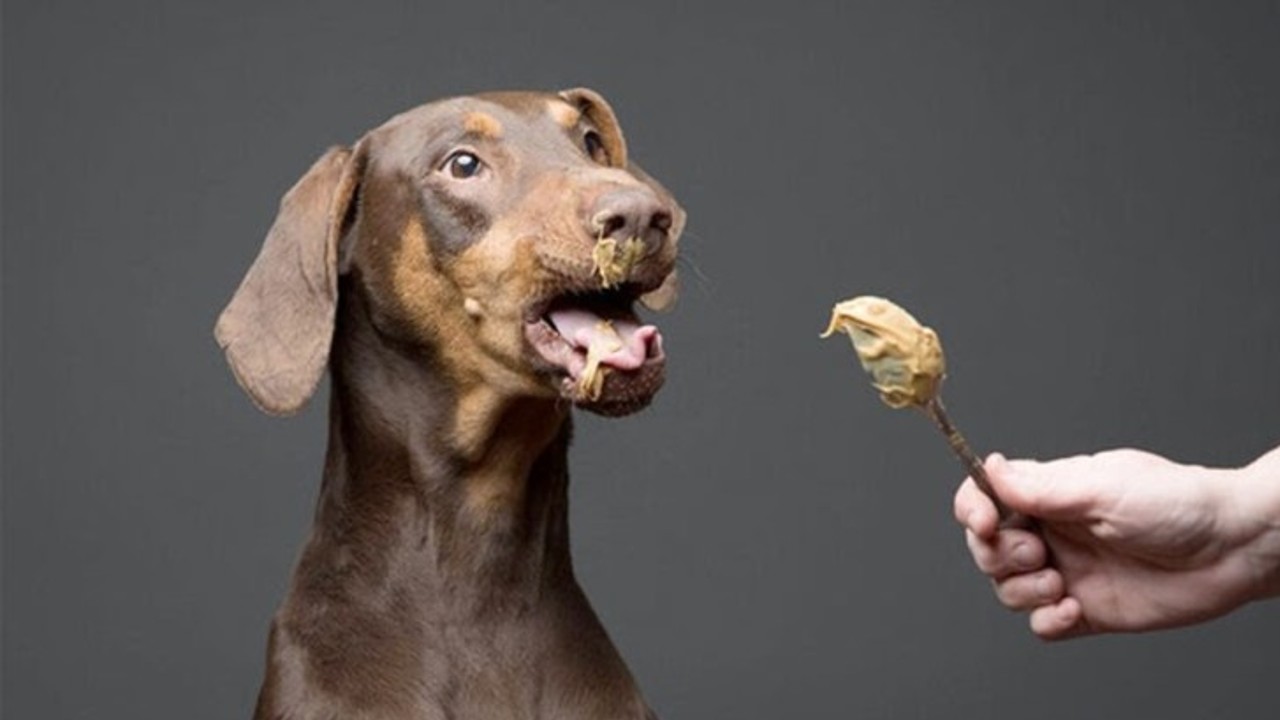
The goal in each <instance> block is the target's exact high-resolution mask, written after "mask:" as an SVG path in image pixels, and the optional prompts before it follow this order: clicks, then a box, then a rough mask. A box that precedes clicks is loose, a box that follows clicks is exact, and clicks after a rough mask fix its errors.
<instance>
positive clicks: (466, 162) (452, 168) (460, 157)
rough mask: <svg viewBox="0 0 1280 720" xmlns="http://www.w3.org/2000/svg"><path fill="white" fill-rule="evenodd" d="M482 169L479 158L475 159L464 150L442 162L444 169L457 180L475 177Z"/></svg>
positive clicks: (473, 154)
mask: <svg viewBox="0 0 1280 720" xmlns="http://www.w3.org/2000/svg"><path fill="white" fill-rule="evenodd" d="M483 167H484V163H483V162H482V161H481V160H480V158H478V157H476V154H475V153H473V152H468V151H466V150H459V151H457V152H455V153H453V154H452V155H450V156H449V159H447V160H445V161H444V169H445V170H448V171H449V174H450V175H451V176H453V177H455V178H458V179H459V180H466V179H467V178H470V177H475V176H476V175H477V174H479V172H480V169H481V168H483Z"/></svg>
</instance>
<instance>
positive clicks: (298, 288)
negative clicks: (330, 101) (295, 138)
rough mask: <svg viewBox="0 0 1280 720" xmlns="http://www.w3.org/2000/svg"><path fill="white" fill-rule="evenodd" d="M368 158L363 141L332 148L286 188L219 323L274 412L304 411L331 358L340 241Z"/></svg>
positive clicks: (231, 358)
mask: <svg viewBox="0 0 1280 720" xmlns="http://www.w3.org/2000/svg"><path fill="white" fill-rule="evenodd" d="M364 157H365V152H364V148H363V145H358V146H357V147H356V149H355V150H354V151H353V150H350V149H348V148H341V147H335V148H331V149H330V150H329V151H328V152H326V153H325V154H324V155H322V156H321V157H320V159H319V160H317V161H316V163H315V164H314V165H312V166H311V169H310V170H308V171H307V173H306V174H305V175H303V176H302V179H301V180H299V181H298V182H297V184H295V185H294V186H293V187H292V188H291V189H290V190H289V192H287V193H285V196H284V199H283V200H281V201H280V212H279V214H278V215H276V221H275V223H274V224H273V225H272V226H271V230H270V231H268V232H267V239H266V240H265V241H264V242H263V243H262V250H261V251H260V252H259V253H258V258H257V260H254V262H253V266H252V267H250V268H249V272H248V273H247V274H246V275H245V276H244V280H242V281H241V282H240V287H239V289H237V290H236V294H235V295H234V296H233V297H232V298H231V302H230V303H228V304H227V307H226V309H225V310H223V311H222V315H221V316H220V317H219V318H218V324H217V326H216V327H215V328H214V336H215V337H216V338H217V340H218V345H220V346H221V347H222V348H223V350H225V351H226V354H227V362H228V363H230V365H231V370H232V371H233V372H234V373H235V376H236V380H238V381H239V383H240V386H241V387H243V388H244V389H245V391H246V392H247V393H249V397H251V398H253V401H254V403H255V404H256V405H257V406H258V407H259V408H261V409H262V410H263V411H265V412H268V413H271V414H273V415H288V414H292V413H294V412H297V410H298V409H299V408H301V407H302V405H303V404H304V403H305V402H306V401H307V399H308V398H309V397H311V393H312V392H313V391H314V390H315V387H316V384H317V383H318V382H319V381H320V376H321V375H323V374H324V369H325V366H326V365H327V364H328V360H329V344H330V341H331V340H332V338H333V323H334V314H335V312H336V310H337V307H338V241H339V240H340V239H341V236H342V235H343V233H344V232H345V230H346V228H347V226H348V225H349V223H348V222H347V220H348V216H349V214H350V211H351V210H352V209H353V207H354V206H353V198H354V197H355V194H356V188H357V186H358V185H359V181H360V176H361V174H362V172H363V166H364Z"/></svg>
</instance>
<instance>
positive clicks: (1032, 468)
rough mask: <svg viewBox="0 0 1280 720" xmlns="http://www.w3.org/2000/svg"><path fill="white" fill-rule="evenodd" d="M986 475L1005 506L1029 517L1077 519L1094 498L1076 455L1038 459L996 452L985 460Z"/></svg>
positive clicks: (1088, 512) (1089, 509)
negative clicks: (1021, 458) (1025, 458)
mask: <svg viewBox="0 0 1280 720" xmlns="http://www.w3.org/2000/svg"><path fill="white" fill-rule="evenodd" d="M1080 460H1083V458H1081V459H1080ZM987 476H988V478H989V479H990V480H991V487H992V489H994V490H995V491H996V494H997V495H999V496H1000V499H1001V500H1003V501H1004V502H1005V504H1006V505H1008V506H1009V507H1010V508H1012V509H1013V510H1015V511H1017V512H1020V513H1022V514H1024V515H1029V516H1031V517H1036V518H1043V519H1046V520H1063V521H1071V520H1080V519H1083V518H1085V517H1087V516H1088V515H1089V514H1090V512H1091V511H1092V509H1093V507H1094V505H1095V504H1096V501H1097V497H1096V493H1095V492H1093V490H1092V483H1091V482H1090V479H1091V478H1090V474H1089V473H1088V472H1087V470H1086V469H1085V468H1084V467H1083V466H1082V463H1081V462H1078V461H1077V459H1076V458H1068V459H1065V460H1051V461H1049V462H1039V461H1036V460H1007V459H1005V457H1004V456H1003V455H999V454H996V455H993V456H992V457H991V458H990V459H989V460H988V461H987Z"/></svg>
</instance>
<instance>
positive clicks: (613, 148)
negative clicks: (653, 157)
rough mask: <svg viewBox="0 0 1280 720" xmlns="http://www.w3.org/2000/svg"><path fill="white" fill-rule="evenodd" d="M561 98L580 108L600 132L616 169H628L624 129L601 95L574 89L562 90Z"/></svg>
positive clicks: (586, 89)
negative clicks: (623, 135)
mask: <svg viewBox="0 0 1280 720" xmlns="http://www.w3.org/2000/svg"><path fill="white" fill-rule="evenodd" d="M560 97H561V98H563V99H564V101H565V102H567V103H569V104H570V105H572V106H574V107H576V108H578V110H579V111H581V112H582V114H583V115H584V116H586V118H587V119H588V120H590V121H591V124H592V125H595V126H596V129H597V130H598V131H600V139H601V140H602V141H603V142H604V149H605V150H606V151H607V152H608V153H609V159H610V160H611V161H612V162H613V165H615V166H616V167H627V141H626V139H624V138H623V137H622V127H621V126H620V125H618V116H617V115H614V114H613V108H611V107H609V103H608V102H606V101H605V99H604V97H602V96H601V95H600V93H598V92H596V91H595V90H592V89H590V88H573V89H572V90H562V91H561V92H560Z"/></svg>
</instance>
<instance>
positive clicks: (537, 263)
mask: <svg viewBox="0 0 1280 720" xmlns="http://www.w3.org/2000/svg"><path fill="white" fill-rule="evenodd" d="M683 225H684V212H683V211H682V210H681V209H680V207H679V206H678V205H677V204H676V202H675V200H674V198H672V196H671V195H670V193H668V192H667V191H666V190H665V189H664V188H663V187H662V186H661V185H659V184H658V183H657V182H656V181H654V180H653V179H652V178H650V177H649V176H648V175H646V174H645V173H644V172H643V171H641V170H640V169H639V168H638V167H636V166H635V165H634V164H633V163H631V162H630V160H629V158H628V155H627V146H626V143H625V141H624V140H623V137H622V132H621V130H620V129H619V126H618V122H617V119H616V118H615V117H614V114H613V111H612V110H611V109H610V107H609V105H608V104H607V103H606V102H605V101H604V99H603V98H601V97H600V96H599V95H598V94H596V93H595V92H593V91H590V90H584V89H577V90H569V91H566V92H562V93H559V94H543V93H494V94H489V95H481V96H477V97H464V98H454V99H450V100H443V101H440V102H436V103H431V104H428V105H424V106H421V107H419V108H416V109H414V110H410V111H408V112H406V113H403V114H401V115H398V116H396V117H394V118H392V119H391V120H389V121H388V122H387V123H385V124H384V125H382V126H381V127H379V128H377V129H375V130H373V131H371V132H369V133H368V134H366V135H365V136H364V137H363V138H361V139H360V140H359V141H358V142H357V143H356V144H355V145H354V146H353V147H351V148H334V149H331V150H330V151H329V152H327V153H325V155H324V156H322V157H321V158H320V159H319V160H318V161H317V162H316V164H315V165H314V166H313V167H312V168H311V169H310V170H309V171H308V172H307V173H306V174H305V175H304V176H303V177H302V179H301V180H299V181H298V183H297V184H296V185H295V186H294V187H293V188H292V189H291V190H290V191H289V192H288V193H287V194H286V195H285V197H284V199H283V201H282V202H281V207H280V213H279V215H278V217H277V218H276V221H275V224H274V225H273V226H272V228H271V230H270V232H269V233H268V235H267V239H266V241H265V243H264V244H263V247H262V250H261V252H260V254H259V256H258V258H257V260H256V261H255V262H254V264H253V266H252V267H251V268H250V269H249V272H248V274H247V275H246V276H245V278H244V280H243V282H242V283H241V285H240V288H239V289H238V290H237V292H236V294H235V296H234V297H233V298H232V300H231V303H230V304H229V305H228V306H227V308H226V310H224V311H223V313H222V316H221V317H220V318H219V320H218V325H217V328H216V336H217V339H218V342H219V344H220V345H222V347H223V348H225V350H226V352H227V357H228V360H229V362H230V364H231V366H232V368H233V369H234V371H235V374H236V377H237V379H238V380H239V381H240V383H241V384H242V385H243V386H244V387H245V389H246V390H247V391H248V392H249V394H250V395H251V396H252V397H253V399H254V401H255V402H256V403H257V404H258V406H259V407H261V408H263V409H264V410H266V411H268V412H272V413H281V414H284V413H291V412H294V411H296V410H297V409H298V408H299V407H301V406H302V404H303V403H304V402H305V401H306V400H307V398H308V397H309V396H310V395H311V393H312V391H313V390H314V388H315V386H316V383H317V382H318V381H319V378H320V376H321V375H322V374H323V372H324V369H325V367H326V365H327V363H328V356H329V348H330V344H331V340H332V337H333V332H334V323H335V314H336V310H337V307H338V304H339V303H340V302H342V298H340V297H339V288H341V292H342V293H358V294H359V296H360V297H359V298H358V299H359V300H360V303H359V305H360V307H362V308H364V312H365V313H366V315H367V320H368V323H369V324H370V325H371V326H372V327H373V328H374V330H375V332H376V333H377V335H378V336H379V337H380V338H381V339H382V341H384V344H385V345H387V346H389V347H394V348H397V349H399V350H400V351H403V352H406V353H409V354H411V355H412V354H420V355H421V357H422V358H424V360H425V359H429V361H430V362H431V363H432V365H433V367H436V368H437V369H438V370H439V371H441V372H444V373H446V374H447V375H448V376H449V377H448V380H449V381H450V382H451V383H452V384H455V385H459V386H463V387H465V386H466V385H467V384H468V383H483V384H484V385H486V386H488V387H492V388H496V389H498V390H499V391H500V392H503V393H505V394H507V395H509V396H513V397H515V396H534V397H547V398H551V397H557V396H558V397H563V398H566V399H568V400H571V401H573V402H574V403H576V404H578V405H579V406H581V407H584V408H586V409H589V410H592V411H594V412H598V413H602V414H607V415H623V414H627V413H630V412H634V411H635V410H638V409H640V408H642V407H644V406H645V405H647V404H648V403H649V401H650V400H651V399H652V397H653V395H654V393H656V392H657V390H658V388H659V386H660V385H661V384H662V379H663V366H664V359H665V357H664V354H663V350H662V339H661V336H660V335H659V334H658V332H657V329H656V328H654V327H653V326H651V325H646V324H642V323H641V322H640V321H639V320H638V318H637V316H636V314H635V311H634V305H635V304H636V302H638V301H645V303H646V304H649V305H666V304H669V302H670V301H671V300H672V299H673V298H674V280H675V259H676V243H677V239H678V238H679V235H680V231H681V229H682V227H683ZM602 250H604V251H605V252H603V253H602V252H601V251H602ZM614 251H616V254H615V252H614ZM610 260H618V261H617V262H613V263H610V262H609V261H610ZM602 335H607V337H606V338H603V340H602V337H601V336H602ZM593 346H594V347H595V349H594V350H593V351H592V353H591V354H592V357H591V358H590V359H591V360H592V361H593V362H592V363H591V364H593V365H594V364H595V363H596V362H598V364H599V365H600V366H601V367H604V368H607V369H608V370H607V372H606V373H605V375H604V383H603V385H602V386H601V385H596V386H595V387H594V388H591V387H590V383H587V382H584V378H583V375H584V372H587V371H588V349H589V348H590V347H593Z"/></svg>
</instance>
